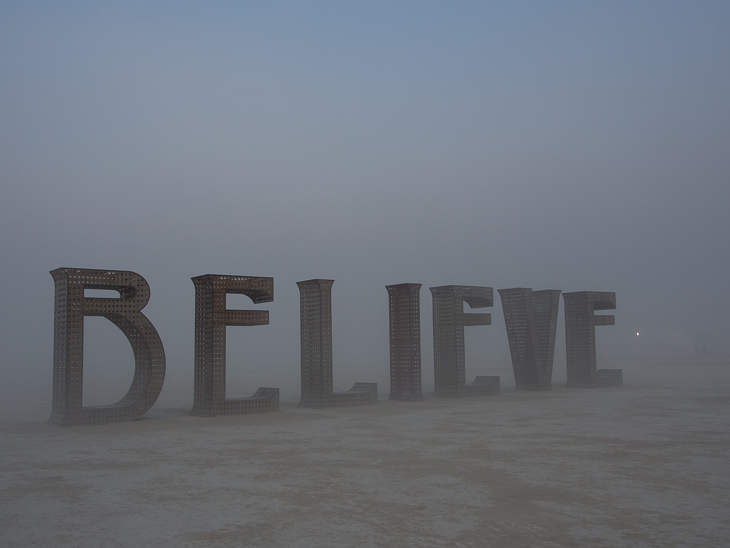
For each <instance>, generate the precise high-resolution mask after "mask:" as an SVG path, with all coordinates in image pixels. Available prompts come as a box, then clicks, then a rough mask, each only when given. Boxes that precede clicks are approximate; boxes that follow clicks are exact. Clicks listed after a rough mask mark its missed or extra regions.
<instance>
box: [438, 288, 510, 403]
mask: <svg viewBox="0 0 730 548" xmlns="http://www.w3.org/2000/svg"><path fill="white" fill-rule="evenodd" d="M430 289H431V294H432V295H433V354H434V392H433V395H434V396H437V397H452V398H453V397H461V396H484V395H490V394H499V377H498V376H483V375H480V376H477V377H476V379H475V380H474V382H472V383H471V384H468V385H467V384H466V381H465V376H466V365H465V359H464V327H466V326H469V325H491V323H492V316H491V314H467V313H465V312H464V303H465V302H466V303H467V304H468V305H469V306H470V307H471V308H485V307H489V306H493V304H494V301H493V299H492V288H491V287H469V286H463V285H444V286H440V287H431V288H430Z"/></svg>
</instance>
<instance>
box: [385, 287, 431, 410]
mask: <svg viewBox="0 0 730 548" xmlns="http://www.w3.org/2000/svg"><path fill="white" fill-rule="evenodd" d="M386 289H387V290H388V301H389V311H390V399H391V400H420V399H423V393H422V391H421V301H420V297H419V293H420V291H421V284H407V283H406V284H396V285H388V286H386Z"/></svg>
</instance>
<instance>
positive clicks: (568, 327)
mask: <svg viewBox="0 0 730 548" xmlns="http://www.w3.org/2000/svg"><path fill="white" fill-rule="evenodd" d="M563 300H564V302H565V351H566V360H567V364H568V388H593V387H596V386H619V385H621V383H622V370H621V369H596V330H595V327H596V326H597V325H614V324H615V319H614V317H613V316H612V315H600V316H595V315H594V314H593V311H594V310H614V309H615V308H616V293H613V292H598V291H578V292H575V293H563Z"/></svg>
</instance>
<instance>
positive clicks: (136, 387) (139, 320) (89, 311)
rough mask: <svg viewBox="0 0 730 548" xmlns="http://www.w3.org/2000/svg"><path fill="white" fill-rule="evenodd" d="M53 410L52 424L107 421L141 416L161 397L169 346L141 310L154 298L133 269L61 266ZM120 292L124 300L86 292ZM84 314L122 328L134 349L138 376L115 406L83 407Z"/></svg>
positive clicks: (57, 272)
mask: <svg viewBox="0 0 730 548" xmlns="http://www.w3.org/2000/svg"><path fill="white" fill-rule="evenodd" d="M51 276H53V280H54V281H55V287H56V307H55V327H54V349H53V410H52V413H51V418H50V422H52V423H56V424H60V425H62V426H67V425H72V424H105V423H108V422H119V421H129V420H135V419H138V418H140V417H141V416H142V415H144V414H145V413H146V412H147V411H148V410H149V409H150V407H152V405H153V404H154V403H155V401H156V400H157V396H158V395H159V394H160V390H161V389H162V383H163V381H164V379H165V350H164V348H163V347H162V341H161V340H160V337H159V335H158V334H157V331H156V330H155V328H154V326H153V325H152V324H151V323H150V321H149V320H148V319H147V317H146V316H145V315H144V314H142V312H140V311H141V310H142V309H143V308H144V307H145V305H146V304H147V301H149V299H150V288H149V285H147V282H146V281H145V279H144V278H143V277H142V276H140V275H139V274H136V273H134V272H127V271H118V270H89V269H81V268H57V269H56V270H52V271H51ZM86 289H102V290H114V291H118V292H119V298H99V297H86V296H85V295H84V290H86ZM84 316H103V317H105V318H107V319H108V320H110V321H111V322H112V323H113V324H114V325H116V326H117V327H118V328H119V329H121V331H122V333H124V335H125V336H126V337H127V339H128V340H129V342H130V344H131V345H132V351H133V352H134V377H133V379H132V386H131V387H130V388H129V391H128V392H127V394H126V395H125V396H124V397H123V398H122V399H121V400H119V401H118V402H117V403H114V404H112V405H103V406H89V407H84V406H83V387H84V380H83V375H84Z"/></svg>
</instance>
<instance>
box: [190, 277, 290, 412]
mask: <svg viewBox="0 0 730 548" xmlns="http://www.w3.org/2000/svg"><path fill="white" fill-rule="evenodd" d="M192 280H193V284H194V285H195V399H194V403H193V410H192V411H191V413H190V414H191V415H198V416H204V417H213V416H216V415H245V414H251V413H268V412H271V411H278V410H279V389H278V388H259V389H258V390H257V391H256V393H255V394H254V395H253V396H250V397H248V398H230V399H227V398H226V327H227V326H229V325H230V326H252V325H268V323H269V311H268V310H229V309H227V308H226V295H228V294H229V293H230V294H239V295H246V296H247V297H249V298H250V299H251V300H252V301H253V302H254V303H256V304H260V303H267V302H271V301H273V300H274V279H273V278H261V277H254V276H221V275H216V274H206V275H204V276H196V277H195V278H192Z"/></svg>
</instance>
